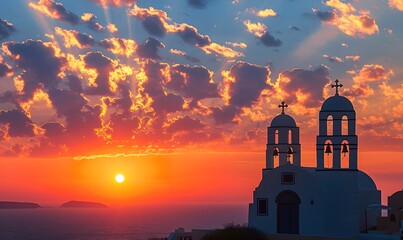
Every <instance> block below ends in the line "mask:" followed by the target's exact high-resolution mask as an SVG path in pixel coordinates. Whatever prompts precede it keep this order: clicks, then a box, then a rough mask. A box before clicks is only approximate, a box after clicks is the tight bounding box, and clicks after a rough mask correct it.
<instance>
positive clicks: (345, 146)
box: [341, 143, 348, 156]
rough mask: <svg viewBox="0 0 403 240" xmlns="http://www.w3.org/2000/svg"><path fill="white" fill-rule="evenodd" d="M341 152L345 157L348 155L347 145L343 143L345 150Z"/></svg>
mask: <svg viewBox="0 0 403 240" xmlns="http://www.w3.org/2000/svg"><path fill="white" fill-rule="evenodd" d="M341 152H342V153H343V154H344V156H345V155H346V153H348V148H347V144H346V143H343V148H342V149H341Z"/></svg>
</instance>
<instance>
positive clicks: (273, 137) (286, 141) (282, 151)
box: [266, 102, 301, 169]
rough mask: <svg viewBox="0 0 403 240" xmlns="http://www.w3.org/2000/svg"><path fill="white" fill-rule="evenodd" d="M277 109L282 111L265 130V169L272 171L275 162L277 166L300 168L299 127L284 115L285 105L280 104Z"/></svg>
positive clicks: (289, 117) (288, 116)
mask: <svg viewBox="0 0 403 240" xmlns="http://www.w3.org/2000/svg"><path fill="white" fill-rule="evenodd" d="M278 107H279V108H281V109H282V110H281V114H279V115H277V116H276V117H275V118H273V120H272V121H271V124H270V127H268V128H267V145H266V168H267V169H273V168H274V163H275V162H276V161H277V160H278V165H279V166H280V165H284V164H286V163H291V164H294V165H296V166H301V144H300V143H299V127H297V125H296V123H295V120H294V119H293V118H292V117H291V116H290V115H287V114H285V111H284V110H285V108H287V107H288V105H287V104H285V103H284V102H282V103H281V104H280V105H279V106H278Z"/></svg>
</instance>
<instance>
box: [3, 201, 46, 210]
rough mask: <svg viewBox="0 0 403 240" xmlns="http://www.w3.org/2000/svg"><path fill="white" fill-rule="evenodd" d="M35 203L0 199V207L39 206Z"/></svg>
mask: <svg viewBox="0 0 403 240" xmlns="http://www.w3.org/2000/svg"><path fill="white" fill-rule="evenodd" d="M40 207H41V206H40V205H39V204H37V203H32V202H12V201H0V209H21V208H40Z"/></svg>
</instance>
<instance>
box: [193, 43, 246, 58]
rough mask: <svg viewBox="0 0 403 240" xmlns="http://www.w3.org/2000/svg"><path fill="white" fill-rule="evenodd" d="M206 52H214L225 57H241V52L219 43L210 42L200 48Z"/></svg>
mask: <svg viewBox="0 0 403 240" xmlns="http://www.w3.org/2000/svg"><path fill="white" fill-rule="evenodd" d="M201 49H202V50H203V51H204V52H205V53H206V54H211V53H216V54H218V55H222V56H224V57H227V58H235V57H242V56H243V54H242V53H240V52H237V51H235V50H233V49H231V48H229V47H225V46H222V45H219V44H217V43H211V44H210V45H207V46H204V47H202V48H201Z"/></svg>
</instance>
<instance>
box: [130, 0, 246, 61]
mask: <svg viewBox="0 0 403 240" xmlns="http://www.w3.org/2000/svg"><path fill="white" fill-rule="evenodd" d="M129 15H130V16H133V17H135V18H137V19H139V20H140V21H141V22H142V25H143V27H144V29H145V30H146V31H147V32H148V33H149V34H151V35H153V36H157V37H163V36H165V34H166V33H174V34H176V35H177V36H179V37H180V38H181V39H182V40H183V41H184V42H186V43H189V44H191V45H193V46H196V47H198V48H200V49H202V50H203V51H204V52H205V53H206V54H212V53H216V54H218V55H222V56H224V57H229V58H232V57H239V56H243V54H242V53H239V52H237V51H235V50H233V49H231V48H228V47H225V46H222V45H220V44H218V43H214V42H212V41H211V39H210V37H209V36H207V35H203V34H200V33H199V32H198V30H197V28H195V27H194V26H191V25H189V24H186V23H181V24H177V23H174V24H169V23H168V21H170V20H171V19H169V18H168V15H167V13H166V12H164V11H162V10H157V9H154V8H153V7H149V8H139V7H138V6H137V5H135V6H134V8H133V9H132V10H130V12H129Z"/></svg>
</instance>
